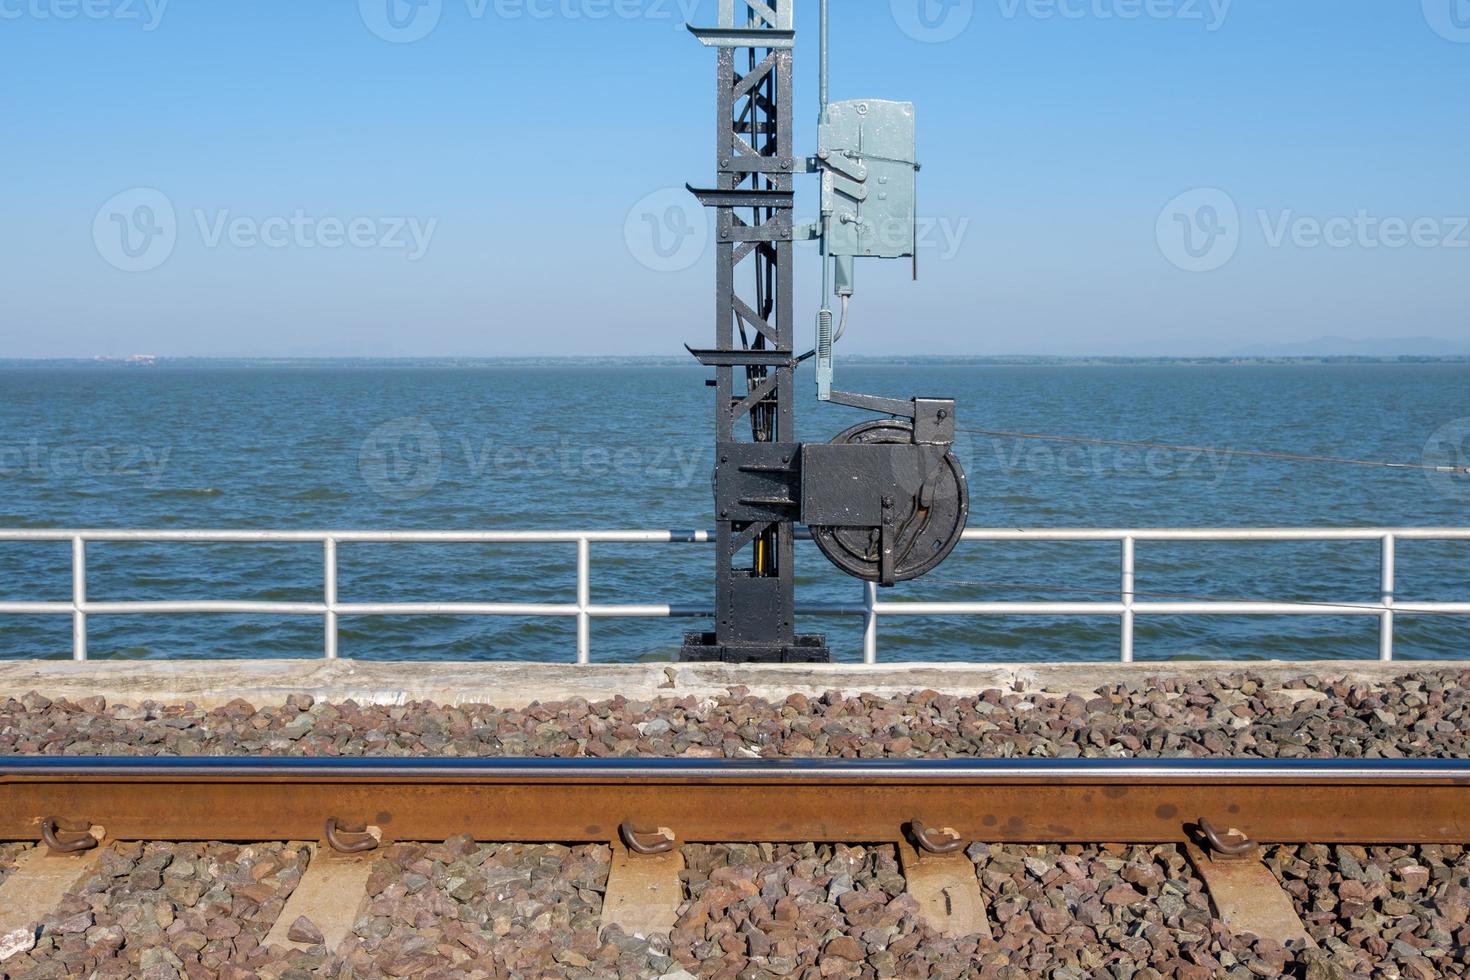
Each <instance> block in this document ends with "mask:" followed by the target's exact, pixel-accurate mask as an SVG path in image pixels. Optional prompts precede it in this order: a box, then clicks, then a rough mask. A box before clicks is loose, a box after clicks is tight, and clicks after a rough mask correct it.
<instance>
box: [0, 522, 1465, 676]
mask: <svg viewBox="0 0 1470 980" xmlns="http://www.w3.org/2000/svg"><path fill="white" fill-rule="evenodd" d="M713 540H714V536H713V534H712V532H709V531H106V530H89V531H63V530H5V529H0V542H41V541H51V542H70V543H71V549H72V596H71V599H70V601H63V602H0V615H66V616H70V617H71V619H72V656H73V659H75V660H86V659H87V619H88V617H90V616H118V615H129V616H132V615H149V614H197V613H223V614H255V615H277V616H320V617H322V619H323V622H324V624H325V640H324V645H323V652H324V654H325V656H326V658H327V659H329V660H335V659H336V658H337V637H338V621H339V620H340V618H341V617H342V616H520V617H537V618H539V617H564V618H575V619H576V621H577V663H579V664H586V663H590V662H591V647H592V643H591V625H592V620H594V619H657V618H667V617H706V618H708V617H711V616H712V615H713V613H712V611H711V610H710V609H709V608H707V607H695V606H677V605H668V604H646V605H597V604H594V603H593V602H592V586H591V580H592V546H593V545H594V544H656V543H689V544H700V543H708V542H711V541H713ZM964 540H965V541H971V542H974V541H1002V542H1003V541H1092V542H1100V541H1115V542H1117V543H1118V544H1119V545H1120V552H1121V561H1120V570H1121V576H1120V581H1119V587H1118V594H1117V595H1118V597H1117V599H1116V600H1115V599H1112V598H1111V596H1110V597H1109V598H1107V599H1106V600H1099V601H1088V602H1016V601H1003V602H912V601H903V602H880V601H879V600H878V589H877V586H875V585H871V584H866V585H865V586H864V587H863V595H862V600H861V602H858V603H854V604H852V605H844V604H831V603H828V604H817V605H806V606H799V607H798V608H797V614H798V615H803V616H861V617H863V659H864V662H866V663H870V664H871V663H876V662H877V658H878V621H879V620H880V619H882V618H884V617H888V616H995V617H1001V616H1079V617H1109V618H1116V619H1118V621H1119V622H1120V624H1121V627H1122V630H1121V633H1122V639H1121V648H1120V649H1121V658H1122V661H1123V662H1124V663H1131V662H1132V661H1133V633H1134V623H1135V621H1136V620H1137V618H1138V617H1140V616H1376V617H1377V618H1378V621H1379V659H1381V660H1383V661H1391V660H1392V659H1393V645H1394V618H1395V616H1398V615H1415V616H1470V602H1412V603H1410V602H1399V601H1397V600H1396V598H1395V596H1394V577H1395V572H1394V558H1395V544H1396V542H1398V541H1407V540H1421V541H1422V540H1435V541H1470V528H1394V529H1389V528H1293V529H1283V528H1238V529H1192V528H1178V529H1155V530H1103V529H1093V528H1078V529H1070V530H1024V529H978V528H972V529H970V530H968V531H966V532H965V536H964ZM1165 541H1174V542H1179V541H1187V542H1205V541H1235V542H1282V541H1286V542H1304V541H1365V542H1378V544H1379V548H1380V576H1379V599H1378V601H1377V602H1340V603H1339V602H1266V601H1259V602H1254V601H1253V602H1242V601H1226V600H1216V599H1208V600H1206V599H1188V600H1174V599H1149V600H1146V601H1145V600H1143V599H1142V598H1141V596H1140V594H1139V593H1138V592H1137V591H1136V586H1135V572H1134V570H1135V564H1136V553H1137V546H1138V544H1139V543H1141V542H1165ZM93 542H139V543H150V544H153V543H167V542H192V543H257V544H261V543H297V544H301V543H305V544H312V543H315V544H319V545H321V546H322V554H323V588H322V601H321V602H218V601H185V602H176V601H149V602H96V601H93V600H91V599H89V598H88V596H87V545H88V544H89V543H93ZM341 544H519V545H530V544H542V545H566V546H575V547H576V554H577V593H576V601H575V602H567V603H509V602H502V603H448V602H441V603H435V602H407V603H351V602H342V601H341V599H340V597H339V596H338V592H337V549H338V546H339V545H341Z"/></svg>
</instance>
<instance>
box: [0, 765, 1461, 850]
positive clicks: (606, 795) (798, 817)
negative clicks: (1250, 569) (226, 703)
mask: <svg viewBox="0 0 1470 980" xmlns="http://www.w3.org/2000/svg"><path fill="white" fill-rule="evenodd" d="M1201 817H1203V818H1206V819H1208V820H1209V821H1211V822H1213V823H1215V824H1217V825H1219V826H1222V827H1237V828H1239V829H1241V830H1242V831H1243V832H1245V833H1247V834H1249V836H1251V837H1252V838H1254V839H1256V840H1259V841H1266V842H1273V843H1308V842H1311V843H1359V844H1372V843H1400V844H1411V843H1470V761H1464V760H1424V761H1416V760H1384V761H1378V760H1366V761H1364V760H1325V761H1317V760H1311V761H1300V760H1280V761H1277V760H1222V759H1210V760H1188V759H1186V760H1063V759H1050V760H1007V759H990V760H971V759H956V760H929V761H924V760H877V761H866V760H818V759H812V760H765V759H753V760H728V761H726V760H702V759H700V760H688V759H613V760H610V759H570V760H569V759H456V758H434V759H394V758H369V759H321V758H311V759H307V758H238V757H208V758H156V757H132V758H104V757H91V758H79V757H72V758H58V757H47V756H40V757H38V756H29V757H20V758H0V840H37V839H40V837H41V833H42V827H43V826H44V825H45V823H46V821H48V820H50V819H60V820H63V821H67V822H68V823H69V824H76V823H79V822H90V823H91V824H93V825H98V826H101V827H102V828H104V829H105V832H106V836H107V837H108V838H109V839H118V840H243V841H259V840H318V839H320V838H321V835H322V829H323V827H324V826H325V824H326V821H327V820H329V819H335V820H337V821H339V822H340V823H341V824H342V825H344V826H354V825H355V826H370V827H374V828H376V829H377V831H378V832H379V834H380V835H381V837H382V839H383V840H388V841H391V840H410V841H430V840H443V839H445V838H447V837H451V836H454V835H456V834H465V833H467V834H470V835H471V836H472V837H474V838H475V839H477V840H485V841H527V842H529V841H552V842H568V843H569V842H576V841H611V840H614V839H615V838H616V835H617V834H618V828H619V827H620V826H621V825H623V824H626V823H631V824H632V825H637V826H649V827H667V828H669V829H670V830H672V831H673V833H674V835H675V836H676V837H677V838H678V839H679V840H682V841H747V842H780V841H797V842H802V841H817V842H836V841H846V842H854V843H861V842H878V841H888V840H894V839H897V838H898V837H899V836H901V835H902V833H903V828H904V827H905V826H906V825H908V824H909V823H910V822H912V821H914V820H922V821H923V822H924V823H925V824H928V825H929V826H935V827H945V828H952V829H953V830H955V831H956V832H957V833H958V834H959V835H960V836H962V837H964V838H965V839H967V840H978V841H986V842H990V843H1092V842H1099V841H1107V842H1118V843H1169V842H1176V843H1177V842H1183V841H1185V840H1190V839H1192V838H1193V836H1194V833H1195V830H1194V824H1195V822H1196V821H1197V820H1198V819H1199V818H1201Z"/></svg>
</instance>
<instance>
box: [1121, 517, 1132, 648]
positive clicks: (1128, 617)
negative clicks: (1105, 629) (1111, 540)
mask: <svg viewBox="0 0 1470 980" xmlns="http://www.w3.org/2000/svg"><path fill="white" fill-rule="evenodd" d="M1133 551H1134V541H1133V536H1132V535H1127V536H1125V537H1124V538H1123V624H1122V626H1123V630H1122V632H1123V639H1122V660H1123V663H1125V664H1131V663H1133V589H1134V564H1133Z"/></svg>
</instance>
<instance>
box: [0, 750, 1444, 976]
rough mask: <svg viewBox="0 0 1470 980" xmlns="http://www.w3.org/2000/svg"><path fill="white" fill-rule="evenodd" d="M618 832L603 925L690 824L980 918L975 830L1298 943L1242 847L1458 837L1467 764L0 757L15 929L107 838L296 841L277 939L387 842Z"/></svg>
mask: <svg viewBox="0 0 1470 980" xmlns="http://www.w3.org/2000/svg"><path fill="white" fill-rule="evenodd" d="M460 836H467V837H469V838H473V839H474V840H476V841H483V842H512V841H513V842H517V843H538V842H554V843H566V844H571V843H599V844H611V845H612V846H613V849H614V850H613V863H612V870H611V876H610V879H609V881H608V884H607V889H606V898H605V906H604V909H603V921H604V923H605V924H617V925H620V926H622V927H623V928H624V929H625V930H626V931H628V932H632V933H637V934H640V935H647V934H652V933H658V932H668V931H669V929H671V928H672V926H673V924H674V921H675V920H676V919H677V917H678V910H679V907H680V905H681V903H682V902H683V901H684V898H685V893H684V889H683V886H682V884H681V882H680V877H679V875H680V872H681V871H682V870H683V867H684V865H683V861H682V858H681V856H680V853H681V852H680V845H682V844H686V843H692V842H720V843H736V842H750V843H782V842H792V843H795V842H822V843H836V842H846V843H853V844H893V845H895V846H896V847H897V848H898V854H899V857H900V862H901V865H902V871H903V874H904V876H905V879H906V881H907V887H908V889H909V891H910V892H911V893H912V894H913V896H914V897H915V898H916V900H917V901H918V903H919V906H920V908H921V910H922V912H923V915H924V917H925V918H926V920H928V922H929V923H930V924H931V925H932V926H933V927H934V928H935V929H936V930H937V931H939V932H940V933H941V934H944V935H948V936H959V935H973V934H977V933H978V934H982V935H983V934H988V933H989V931H990V924H989V920H988V917H987V896H985V895H984V894H982V890H981V886H980V883H979V881H978V880H977V877H976V871H975V867H974V865H973V864H972V863H971V861H970V860H969V859H968V858H967V857H966V856H965V849H966V847H967V846H968V845H969V844H970V843H972V842H983V843H986V844H1082V843H1097V842H1108V843H1116V844H1177V845H1179V846H1180V847H1181V848H1182V849H1184V851H1185V853H1186V854H1187V856H1188V858H1189V860H1190V861H1191V862H1192V863H1193V864H1194V866H1195V868H1196V870H1197V871H1198V872H1199V875H1200V877H1201V878H1202V879H1203V880H1204V882H1205V884H1206V886H1207V888H1208V891H1209V894H1210V897H1211V900H1212V902H1213V904H1214V907H1215V912H1216V914H1217V916H1218V918H1220V919H1221V920H1222V921H1223V922H1224V923H1225V924H1226V926H1227V927H1228V928H1230V929H1231V930H1233V931H1235V932H1237V933H1250V934H1251V935H1257V936H1263V937H1269V938H1271V939H1273V940H1275V941H1278V942H1280V943H1282V944H1283V945H1298V946H1300V945H1307V944H1310V943H1311V939H1310V937H1309V936H1308V934H1307V931H1306V930H1305V928H1304V927H1303V924H1302V921H1301V919H1300V918H1299V917H1298V915H1297V913H1296V912H1295V911H1294V909H1293V906H1292V902H1291V900H1290V898H1289V897H1288V895H1287V894H1286V893H1285V892H1284V891H1282V888H1281V885H1280V884H1279V882H1278V881H1277V879H1276V878H1275V876H1274V875H1273V874H1272V872H1271V871H1270V870H1269V869H1268V868H1267V867H1266V865H1264V864H1263V863H1262V862H1261V861H1260V859H1259V852H1258V845H1259V844H1261V843H1270V844H1298V843H1312V844H1358V845H1363V844H1390V843H1391V844H1401V845H1408V844H1415V845H1429V844H1465V843H1470V762H1463V761H1455V760H1449V761H1437V760H1429V761H1405V760H1393V761H1352V760H1338V761H1298V760H1291V761H1263V760H1221V759H1212V760H1108V761H1099V760H1087V761H1068V760H1020V761H1017V760H929V761H918V760H915V761H876V762H871V761H848V760H836V761H828V760H739V761H705V760H698V761H689V760H680V759H617V760H608V759H592V760H587V759H575V760H560V759H442V758H440V759H381V758H368V759H361V758H357V759H331V760H328V759H303V758H236V757H209V758H151V757H150V758H138V757H130V758H94V757H86V758H76V757H73V758H58V757H11V758H0V841H9V842H37V843H39V844H41V845H42V846H39V847H36V848H34V849H32V850H31V851H29V852H27V855H26V857H25V858H24V859H23V860H22V861H21V862H20V866H19V867H18V869H17V870H16V872H14V873H12V874H11V875H10V877H8V878H6V879H5V880H4V881H3V882H0V937H4V936H5V935H6V933H7V932H8V931H13V930H15V929H17V928H19V929H22V930H24V929H25V928H29V927H30V926H29V925H27V924H28V923H32V922H33V921H35V920H36V919H37V918H38V917H39V916H40V915H41V914H44V910H45V909H46V908H47V907H49V906H54V905H55V904H56V903H57V902H59V901H60V900H61V898H62V896H63V895H64V894H65V893H66V889H67V888H69V887H71V886H73V885H74V883H75V882H76V881H77V879H78V877H79V875H81V874H83V873H84V872H85V870H86V868H87V867H89V865H88V862H89V861H91V860H93V859H94V855H95V854H96V853H98V851H99V850H100V849H99V848H98V846H97V845H98V844H100V843H101V842H104V841H106V842H113V841H150V842H153V841H157V842H186V841H239V842H269V841H304V842H310V843H312V844H313V845H314V850H313V857H312V859H311V862H310V864H309V866H308V868H307V872H306V874H305V875H304V877H303V879H302V881H301V883H300V885H299V886H298V887H297V888H296V890H295V892H294V893H293V894H292V896H291V898H290V900H289V901H288V903H287V905H286V908H285V909H283V910H282V912H281V915H280V917H279V918H280V921H279V922H278V923H277V927H276V929H274V930H273V931H272V941H274V942H278V943H284V944H288V945H289V944H291V943H292V942H293V940H291V939H290V938H289V932H290V928H291V926H292V924H293V923H297V922H299V920H300V919H301V918H303V917H304V918H307V919H309V920H310V921H311V922H313V923H315V925H316V926H317V927H318V928H319V929H320V931H321V933H322V934H323V936H324V940H325V943H326V944H327V945H328V946H329V947H330V946H331V945H332V944H333V943H334V942H339V941H340V940H341V939H342V938H343V937H344V936H346V935H347V934H348V931H349V930H350V928H351V926H352V922H353V920H354V918H355V917H356V915H357V909H358V907H359V906H360V905H361V903H362V901H363V900H364V898H365V889H366V883H367V878H368V874H369V869H370V867H371V864H372V861H373V854H374V852H375V851H377V850H378V849H379V848H380V847H382V846H383V845H386V844H390V843H393V842H435V841H444V840H447V839H449V838H454V837H460Z"/></svg>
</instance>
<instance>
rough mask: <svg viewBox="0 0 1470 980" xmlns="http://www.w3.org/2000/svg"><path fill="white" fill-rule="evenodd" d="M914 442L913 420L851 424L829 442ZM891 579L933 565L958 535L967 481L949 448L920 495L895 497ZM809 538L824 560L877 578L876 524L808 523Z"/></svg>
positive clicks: (966, 498) (961, 531)
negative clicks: (894, 538) (892, 575)
mask: <svg viewBox="0 0 1470 980" xmlns="http://www.w3.org/2000/svg"><path fill="white" fill-rule="evenodd" d="M913 441H914V427H913V423H911V422H905V421H901V420H899V419H881V420H878V421H874V422H864V423H863V424H861V425H856V426H853V427H852V428H851V429H848V430H847V431H846V432H844V433H842V434H841V435H839V436H838V437H837V438H835V439H833V440H832V443H833V445H838V446H842V445H853V444H858V445H884V444H893V443H897V444H900V445H908V444H909V443H912V442H913ZM897 509H898V518H899V521H898V527H897V532H898V533H897V547H896V548H895V549H894V551H895V562H894V572H895V574H894V579H895V581H899V582H907V581H909V580H910V579H916V578H918V577H919V576H921V575H925V574H927V573H928V572H931V571H933V570H934V568H935V567H936V566H937V565H939V563H940V562H942V561H944V559H946V558H948V557H949V553H950V552H951V551H953V550H954V546H955V545H957V544H959V542H960V535H962V534H964V531H965V524H966V522H967V521H968V520H969V516H970V486H969V482H968V481H967V480H966V479H965V471H964V468H963V467H961V466H960V461H959V460H958V459H956V458H955V455H954V453H952V452H950V453H945V455H944V460H943V461H942V462H941V463H940V465H939V466H938V467H937V468H936V469H935V470H934V472H933V473H932V474H931V475H930V476H929V480H928V482H927V483H926V484H925V491H924V493H923V494H922V496H921V497H912V498H910V499H908V500H899V501H898V502H897ZM811 531H812V538H813V540H815V541H816V543H817V547H818V548H820V549H822V554H824V555H826V556H827V560H828V561H830V562H831V563H832V564H834V565H836V566H837V567H838V568H840V569H842V570H843V571H844V572H846V573H847V574H849V575H851V576H853V577H854V578H860V579H863V580H864V581H867V582H877V581H878V580H879V568H878V564H879V556H880V548H881V544H880V539H881V534H880V532H879V530H878V528H865V527H813V528H812V529H811Z"/></svg>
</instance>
